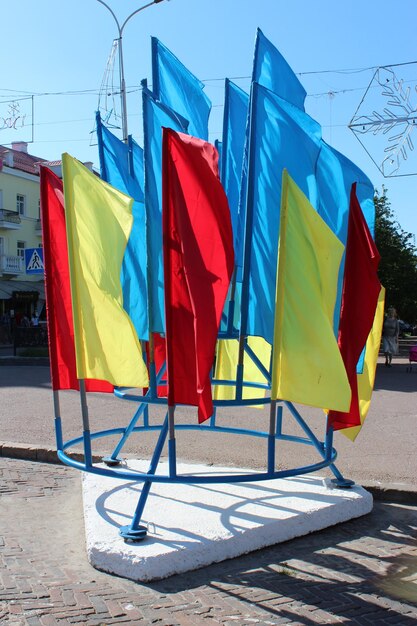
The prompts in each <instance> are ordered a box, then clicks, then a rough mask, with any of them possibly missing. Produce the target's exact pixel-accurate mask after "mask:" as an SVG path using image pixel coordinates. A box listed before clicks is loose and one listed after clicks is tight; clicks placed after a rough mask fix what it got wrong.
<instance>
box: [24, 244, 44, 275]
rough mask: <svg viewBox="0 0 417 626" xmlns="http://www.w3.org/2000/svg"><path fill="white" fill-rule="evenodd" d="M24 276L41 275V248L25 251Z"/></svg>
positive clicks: (42, 269) (42, 268) (42, 267)
mask: <svg viewBox="0 0 417 626" xmlns="http://www.w3.org/2000/svg"><path fill="white" fill-rule="evenodd" d="M25 265H26V274H43V272H44V269H45V268H44V265H43V250H42V248H26V249H25Z"/></svg>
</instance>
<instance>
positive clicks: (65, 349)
mask: <svg viewBox="0 0 417 626" xmlns="http://www.w3.org/2000/svg"><path fill="white" fill-rule="evenodd" d="M40 188H41V189H40V191H41V210H42V239H43V253H44V264H45V292H46V310H47V318H48V337H49V358H50V366H51V380H52V389H54V390H59V389H79V383H78V379H77V374H76V367H75V348H74V326H73V320H72V304H71V291H70V277H69V266H68V248H67V235H66V230H65V212H64V194H63V185H62V180H61V179H60V178H58V176H56V175H55V174H54V173H53V172H52V171H51V170H49V169H48V168H46V167H41V175H40ZM85 385H86V390H87V391H103V392H108V393H111V392H112V391H113V386H112V385H111V384H110V383H107V382H105V381H98V380H88V381H86V383H85Z"/></svg>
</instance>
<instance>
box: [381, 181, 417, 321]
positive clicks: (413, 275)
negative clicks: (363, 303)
mask: <svg viewBox="0 0 417 626" xmlns="http://www.w3.org/2000/svg"><path fill="white" fill-rule="evenodd" d="M374 202H375V242H376V245H377V247H378V250H379V253H380V255H381V262H380V265H379V270H378V274H379V279H380V281H381V283H382V284H383V285H384V287H385V289H386V296H385V305H386V308H387V307H388V306H394V307H395V308H396V309H397V312H398V316H399V317H400V318H401V319H403V320H406V321H407V322H409V323H412V324H415V323H416V322H417V248H416V246H415V239H414V235H412V234H411V233H407V232H405V231H404V230H403V229H402V228H401V225H400V224H399V223H398V221H397V220H396V219H395V214H394V211H393V210H392V209H391V205H390V202H389V200H388V197H387V190H386V189H385V187H382V193H381V194H379V193H378V191H376V193H375V197H374Z"/></svg>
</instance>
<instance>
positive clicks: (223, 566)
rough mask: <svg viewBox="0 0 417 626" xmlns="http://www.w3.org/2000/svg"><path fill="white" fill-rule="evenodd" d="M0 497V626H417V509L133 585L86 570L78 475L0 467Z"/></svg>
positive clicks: (387, 508)
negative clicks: (164, 578) (82, 625)
mask: <svg viewBox="0 0 417 626" xmlns="http://www.w3.org/2000/svg"><path fill="white" fill-rule="evenodd" d="M0 492H1V494H2V495H1V502H2V506H1V507H0V528H1V529H2V541H1V542H0V623H1V624H2V625H3V624H4V625H5V626H30V625H33V626H38V625H40V626H55V625H56V624H59V625H60V626H62V625H63V624H80V625H81V624H85V625H86V626H104V625H105V626H110V624H131V625H136V624H138V625H140V624H146V626H149V624H152V623H153V624H156V625H158V626H175V625H176V624H178V625H179V626H189V625H190V626H200V625H203V626H204V625H205V624H207V625H208V624H210V626H215V625H216V624H221V625H222V626H229V625H230V626H231V625H233V624H237V625H238V626H246V624H257V623H259V624H262V626H267V625H268V624H272V625H278V624H286V623H291V624H292V625H294V626H296V625H297V624H300V625H303V626H305V625H306V624H326V623H331V624H339V623H342V624H343V623H349V624H363V625H368V624H370V625H371V626H375V625H376V624H378V626H379V624H381V625H383V624H398V625H399V624H401V626H408V625H410V626H411V625H412V624H415V623H417V592H416V593H415V594H414V595H413V591H414V590H415V591H417V583H416V582H415V580H416V579H415V576H416V563H417V541H416V538H417V504H416V505H415V506H414V505H411V504H397V503H388V502H376V503H375V505H374V511H373V513H372V514H370V515H368V516H365V517H363V518H360V519H358V520H351V521H349V522H348V523H346V524H343V525H339V526H335V527H333V528H330V529H326V530H324V531H321V532H319V533H315V534H313V535H309V536H307V537H300V538H298V539H296V540H293V541H290V542H287V543H285V544H280V545H277V546H272V547H270V548H267V549H265V550H260V551H258V552H255V553H252V554H249V555H246V556H242V557H240V558H238V559H234V560H233V561H228V562H224V563H219V564H214V565H211V566H210V567H207V568H204V569H201V570H197V571H194V572H189V573H187V574H184V575H181V576H176V577H173V578H171V579H167V580H165V581H159V582H157V583H153V584H149V585H141V584H137V583H134V582H131V581H126V580H123V579H119V578H116V577H113V576H109V575H107V574H104V573H102V572H98V571H96V570H94V569H93V568H92V567H91V566H90V565H89V563H88V561H87V557H86V554H85V548H84V526H83V518H82V506H81V489H80V476H79V473H78V472H77V471H76V470H74V469H72V468H66V467H64V466H59V465H52V464H43V463H35V462H32V461H25V460H22V459H8V458H0ZM413 568H414V570H413ZM413 576H414V578H413Z"/></svg>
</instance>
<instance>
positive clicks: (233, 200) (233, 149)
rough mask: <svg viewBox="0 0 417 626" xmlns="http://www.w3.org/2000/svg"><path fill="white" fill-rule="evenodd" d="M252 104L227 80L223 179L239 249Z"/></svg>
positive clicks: (222, 165)
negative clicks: (244, 168) (250, 108)
mask: <svg viewBox="0 0 417 626" xmlns="http://www.w3.org/2000/svg"><path fill="white" fill-rule="evenodd" d="M248 105H249V96H248V94H247V93H245V92H244V91H243V90H242V89H240V87H238V86H237V85H235V84H234V83H233V82H232V81H231V80H229V79H228V78H226V84H225V98H224V115H223V141H222V159H221V180H222V183H223V187H224V190H225V192H226V195H227V199H228V201H229V207H230V215H231V219H232V228H233V238H234V241H235V243H234V246H235V250H236V247H237V246H236V237H237V216H238V211H239V197H240V185H241V179H242V164H243V154H244V147H245V128H246V120H247V116H248Z"/></svg>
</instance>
